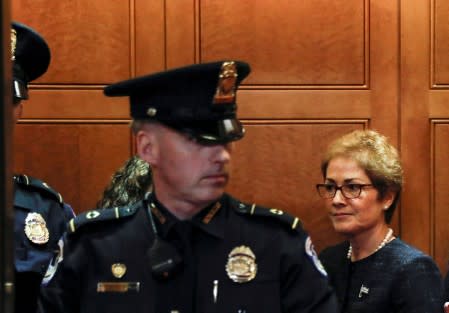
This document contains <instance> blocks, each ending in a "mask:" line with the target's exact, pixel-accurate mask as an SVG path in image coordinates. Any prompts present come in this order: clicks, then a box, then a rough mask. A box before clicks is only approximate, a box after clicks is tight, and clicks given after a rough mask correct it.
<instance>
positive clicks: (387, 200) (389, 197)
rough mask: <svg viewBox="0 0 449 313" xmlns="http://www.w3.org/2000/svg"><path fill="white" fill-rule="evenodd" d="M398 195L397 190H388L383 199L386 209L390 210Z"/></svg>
mask: <svg viewBox="0 0 449 313" xmlns="http://www.w3.org/2000/svg"><path fill="white" fill-rule="evenodd" d="M395 197H396V192H394V191H391V190H390V191H387V192H386V194H385V197H384V199H383V200H382V201H383V203H384V210H388V208H389V207H390V206H391V205H392V204H393V201H394V198H395Z"/></svg>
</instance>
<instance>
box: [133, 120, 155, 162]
mask: <svg viewBox="0 0 449 313" xmlns="http://www.w3.org/2000/svg"><path fill="white" fill-rule="evenodd" d="M157 143H158V142H157V136H156V133H155V132H154V131H151V129H147V128H142V129H141V130H139V131H138V132H137V134H136V145H137V154H138V155H139V157H140V158H141V159H142V160H145V161H146V162H148V164H150V165H151V166H153V165H154V164H155V163H156V160H157V156H158V154H159V153H158V150H159V148H158V144H157Z"/></svg>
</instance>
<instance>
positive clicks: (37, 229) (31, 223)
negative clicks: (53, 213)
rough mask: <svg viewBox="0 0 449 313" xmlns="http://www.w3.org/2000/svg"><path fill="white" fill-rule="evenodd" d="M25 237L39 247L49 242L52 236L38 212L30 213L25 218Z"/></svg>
mask: <svg viewBox="0 0 449 313" xmlns="http://www.w3.org/2000/svg"><path fill="white" fill-rule="evenodd" d="M25 235H26V236H27V238H28V239H29V240H31V242H33V243H35V244H38V245H42V244H45V243H47V242H48V239H49V238H50V234H49V232H48V229H47V224H46V223H45V220H44V218H43V217H42V215H40V214H39V213H36V212H32V213H28V215H27V217H26V218H25Z"/></svg>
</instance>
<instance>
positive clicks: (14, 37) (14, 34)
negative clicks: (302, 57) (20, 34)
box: [11, 28, 17, 61]
mask: <svg viewBox="0 0 449 313" xmlns="http://www.w3.org/2000/svg"><path fill="white" fill-rule="evenodd" d="M16 46H17V32H16V30H15V29H14V28H11V61H14V60H15V59H16Z"/></svg>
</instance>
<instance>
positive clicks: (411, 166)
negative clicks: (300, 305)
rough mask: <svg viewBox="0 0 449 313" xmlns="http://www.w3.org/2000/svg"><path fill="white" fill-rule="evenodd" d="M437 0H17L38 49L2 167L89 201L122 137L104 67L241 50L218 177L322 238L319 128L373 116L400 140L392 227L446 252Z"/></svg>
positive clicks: (447, 72)
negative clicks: (41, 56) (245, 73)
mask: <svg viewBox="0 0 449 313" xmlns="http://www.w3.org/2000/svg"><path fill="white" fill-rule="evenodd" d="M448 6H449V5H448V4H446V3H445V1H443V0H428V1H427V0H426V1H421V0H407V1H400V0H397V1H392V0H371V1H370V0H316V1H287V0H276V1H272V0H248V1H239V0H228V1H215V0H152V1H144V0H129V1H106V0H100V1H88V0H70V1H68V0H61V1H50V2H49V1H46V0H33V1H27V0H15V1H14V3H13V17H14V19H16V20H18V21H22V22H24V23H27V24H29V25H31V26H33V27H35V28H36V29H37V30H38V31H40V32H41V33H42V34H43V35H44V36H45V37H46V38H47V40H48V42H49V45H50V47H51V50H52V55H53V58H52V62H51V65H50V69H49V71H48V73H46V74H45V75H44V76H43V77H42V78H41V79H39V80H38V81H37V82H36V83H35V84H34V85H33V86H32V90H31V99H30V100H29V101H28V102H26V103H25V115H24V117H23V119H22V120H21V122H20V124H19V125H18V126H17V128H16V134H15V142H16V146H15V150H14V151H15V162H16V163H15V169H16V170H17V171H21V172H22V171H23V172H25V173H28V174H30V175H34V176H37V177H41V178H43V179H45V180H47V181H48V182H49V183H50V184H51V185H53V186H54V187H55V188H56V189H58V190H59V191H61V193H62V194H63V196H64V197H65V199H66V200H67V202H69V203H71V204H72V205H73V207H74V208H75V209H76V211H77V212H81V211H84V210H87V209H89V208H92V207H93V206H94V205H95V202H96V201H97V199H98V197H99V196H100V193H101V191H102V189H103V187H104V186H105V184H106V183H107V181H108V179H109V177H110V175H111V174H112V173H113V171H114V170H115V169H116V168H117V167H118V166H119V165H120V164H121V163H122V162H123V161H124V160H125V159H126V158H127V157H129V156H130V155H131V154H132V153H133V151H134V146H133V140H132V135H131V133H130V131H129V129H128V126H127V123H128V110H129V109H128V104H127V101H126V99H112V98H106V97H104V96H103V95H102V87H103V86H104V85H106V84H109V83H112V82H115V81H117V80H122V79H127V78H130V77H134V76H138V75H144V74H148V73H151V72H155V71H160V70H164V69H168V68H173V67H176V66H182V65H186V64H190V63H199V62H207V61H212V60H221V59H242V60H245V61H248V62H249V63H250V64H251V66H252V73H251V75H250V76H249V77H248V79H247V80H246V81H245V83H244V85H243V86H242V87H241V90H240V92H239V95H238V104H239V111H238V113H239V115H240V117H241V119H242V120H243V122H244V124H245V126H246V128H247V135H246V138H245V139H244V140H243V141H241V142H239V143H238V144H237V147H236V148H237V149H236V152H235V157H234V163H233V165H234V167H233V172H232V176H233V178H232V182H231V185H230V187H229V191H230V192H231V193H233V194H235V195H236V196H238V197H240V198H241V199H243V200H245V201H248V202H252V201H254V202H258V203H260V204H264V205H267V206H273V207H277V208H281V209H284V210H286V211H289V212H291V213H292V214H295V215H297V216H299V217H300V218H301V219H302V221H303V224H304V226H305V227H306V229H307V230H308V231H309V232H310V233H311V234H312V236H313V238H314V242H315V245H316V246H317V248H318V250H320V249H321V248H322V247H324V246H326V245H328V244H332V243H335V242H337V241H339V240H340V239H341V238H338V237H336V236H335V234H334V232H333V230H332V228H331V225H330V223H329V221H328V218H327V216H326V213H325V210H324V209H323V207H322V204H321V202H320V200H319V198H318V196H317V195H316V193H315V190H314V185H315V183H317V182H320V181H321V180H322V178H321V176H320V170H319V164H320V158H321V154H322V153H323V150H324V149H325V147H326V145H327V144H328V143H329V141H330V140H332V139H334V138H335V137H337V136H339V135H341V134H343V133H346V132H348V131H350V130H353V129H363V128H374V129H377V130H379V131H381V132H382V133H384V134H386V135H387V136H388V137H390V139H391V140H392V142H393V143H394V144H396V145H397V146H398V147H399V148H400V151H401V153H402V156H403V159H404V167H405V170H406V171H405V179H406V189H405V191H404V194H403V201H402V204H401V207H400V209H399V210H398V212H397V213H396V215H395V218H394V221H393V227H394V229H395V231H396V233H397V234H399V235H400V236H401V237H403V238H404V239H405V240H408V241H409V242H410V243H412V244H414V245H416V246H418V247H419V248H421V249H423V250H424V251H426V252H427V253H430V254H431V255H432V256H434V257H435V258H436V260H437V262H438V264H439V265H440V267H441V269H442V270H443V271H445V270H446V267H445V263H446V260H447V259H448V257H449V255H448V251H449V243H448V242H449V240H447V239H448V238H449V229H448V228H447V227H445V224H446V223H445V221H447V220H449V213H447V209H446V207H447V204H449V196H447V193H446V192H445V191H446V189H447V188H446V187H447V186H449V178H448V174H449V166H448V165H447V163H448V157H447V155H448V153H447V152H448V151H447V147H446V146H447V144H446V142H447V136H448V135H449V133H448V132H449V127H448V123H447V118H448V117H449V109H448V108H447V106H448V105H447V104H446V103H447V101H446V98H447V93H446V89H447V86H449V62H448V61H447V57H446V56H447V54H448V52H449V51H447V50H448V49H449V48H448V47H449V45H448V41H449V27H448V26H447V23H446V22H445V21H447V20H448V18H449V16H447V15H448V13H447V12H449V10H448Z"/></svg>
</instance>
